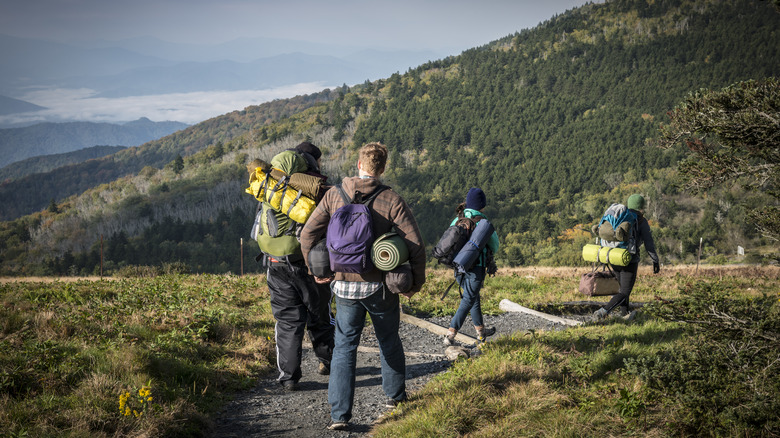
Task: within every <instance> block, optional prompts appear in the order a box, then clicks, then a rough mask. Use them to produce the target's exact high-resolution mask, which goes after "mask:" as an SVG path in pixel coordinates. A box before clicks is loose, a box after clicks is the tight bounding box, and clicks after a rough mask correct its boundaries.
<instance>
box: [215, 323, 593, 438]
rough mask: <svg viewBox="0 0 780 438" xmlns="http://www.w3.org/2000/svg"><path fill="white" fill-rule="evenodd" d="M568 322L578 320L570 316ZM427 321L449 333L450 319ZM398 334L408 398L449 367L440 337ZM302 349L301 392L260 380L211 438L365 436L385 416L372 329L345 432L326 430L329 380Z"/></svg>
mask: <svg viewBox="0 0 780 438" xmlns="http://www.w3.org/2000/svg"><path fill="white" fill-rule="evenodd" d="M568 317H569V318H577V317H576V316H571V315H569V316H568ZM580 319H581V318H580ZM426 320H427V321H429V322H433V323H435V324H438V325H440V326H443V327H447V326H448V325H449V321H450V317H440V318H427V319H426ZM485 324H486V325H487V326H495V327H496V330H497V334H496V336H500V335H503V334H509V333H513V332H517V331H524V330H548V331H549V330H562V329H565V328H566V327H567V326H565V325H562V324H557V323H552V322H550V321H548V320H546V319H543V318H540V317H536V316H533V315H527V314H523V313H516V312H505V313H503V314H501V315H495V316H491V315H485ZM461 332H462V333H464V334H466V335H469V336H472V337H475V336H476V333H475V331H474V326H473V325H472V324H471V318H467V319H466V323H465V324H464V327H463V330H462V331H461ZM400 333H401V339H402V341H403V344H404V352H405V353H406V390H407V392H408V393H409V394H410V395H411V394H414V393H415V392H417V391H418V390H419V389H420V388H422V387H423V386H424V385H425V384H426V383H427V382H428V381H429V380H430V379H431V378H433V377H434V376H436V375H437V374H439V373H442V372H445V371H447V369H448V368H449V366H450V364H451V363H452V361H450V360H448V359H447V358H446V357H444V350H445V348H446V347H445V346H444V344H443V343H442V340H443V339H442V336H440V335H437V334H434V333H432V332H430V331H428V330H425V329H422V328H420V327H417V326H416V325H413V324H409V323H405V322H403V321H402V322H401V327H400ZM493 338H494V337H491V339H493ZM303 346H304V350H303V361H302V364H301V367H302V371H303V378H302V379H301V380H300V382H299V384H300V390H299V391H295V392H285V391H284V390H282V388H281V386H280V385H279V384H278V383H277V382H276V380H275V377H276V376H275V373H273V375H271V376H268V377H265V378H263V379H261V380H260V381H259V382H258V385H257V386H256V387H255V388H253V389H252V390H250V391H247V392H245V393H241V394H239V395H238V396H237V397H236V399H234V400H233V401H232V402H230V403H229V404H228V405H227V406H226V407H225V408H224V409H223V411H222V412H221V413H220V414H219V415H218V416H217V418H216V420H215V427H214V433H213V435H212V436H213V437H214V438H239V437H240V438H246V437H295V438H308V437H312V438H313V437H365V436H368V432H369V431H370V430H371V427H372V425H373V424H374V422H375V421H376V420H377V419H378V418H379V417H380V416H381V415H383V414H385V413H387V412H388V411H389V408H386V407H385V405H384V402H385V395H384V392H383V391H382V386H381V384H382V378H381V371H380V370H381V368H380V362H379V353H378V348H379V345H378V343H377V341H376V337H375V336H374V331H373V327H372V326H368V327H366V328H365V329H364V330H363V334H362V337H361V341H360V347H361V349H360V351H359V352H358V363H357V380H356V389H355V405H354V408H353V411H352V415H353V418H352V420H351V421H350V428H349V430H346V431H329V430H327V429H326V427H327V425H328V424H329V422H330V406H329V405H328V376H321V375H319V374H317V372H316V367H317V360H316V358H315V356H314V354H313V353H312V351H311V349H310V348H307V347H311V344H308V342H306V341H304V345H303ZM464 346H465V347H467V348H468V347H469V346H466V345H464Z"/></svg>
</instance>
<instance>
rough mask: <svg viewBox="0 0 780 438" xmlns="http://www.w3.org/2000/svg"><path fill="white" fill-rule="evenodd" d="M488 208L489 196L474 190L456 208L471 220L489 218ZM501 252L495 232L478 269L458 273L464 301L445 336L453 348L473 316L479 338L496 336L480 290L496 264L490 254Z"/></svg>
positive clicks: (447, 343)
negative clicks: (488, 322)
mask: <svg viewBox="0 0 780 438" xmlns="http://www.w3.org/2000/svg"><path fill="white" fill-rule="evenodd" d="M486 205H487V197H486V196H485V192H483V191H482V189H480V188H477V187H472V188H471V189H469V191H468V193H466V202H465V203H463V204H460V205H459V206H458V208H457V209H456V212H457V213H458V216H460V214H463V215H464V216H466V217H468V218H471V217H476V216H482V217H484V218H485V219H487V216H486V215H485V213H482V209H484V208H485V206H486ZM457 221H458V217H457V216H456V217H455V219H453V220H452V223H451V224H450V226H452V225H455V222H457ZM497 252H498V234H497V233H496V232H495V231H493V235H491V236H490V240H488V243H487V245H486V246H485V249H483V250H482V254H481V255H480V256H479V258H478V260H477V262H476V263H474V266H473V267H472V268H471V269H469V270H468V271H467V272H465V273H463V274H457V275H456V277H455V279H456V280H457V281H458V284H459V285H460V287H461V289H462V290H463V298H461V300H460V306H459V307H458V310H457V311H456V312H455V315H454V316H453V317H452V320H451V321H450V327H449V333H447V335H446V336H445V337H444V344H445V345H453V344H454V343H455V336H456V335H457V334H458V330H460V328H461V327H462V326H463V323H464V322H465V321H466V315H468V314H469V313H471V322H472V323H474V329H475V330H476V331H477V339H479V340H480V341H484V340H485V339H486V338H487V337H488V336H491V335H494V334H495V333H496V328H495V327H485V324H484V321H483V320H482V304H481V301H480V296H479V291H480V289H482V284H483V283H484V282H485V273H486V268H487V267H489V266H490V265H491V264H492V259H491V257H490V256H489V254H495V253H497Z"/></svg>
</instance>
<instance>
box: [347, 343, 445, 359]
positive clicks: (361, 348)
mask: <svg viewBox="0 0 780 438" xmlns="http://www.w3.org/2000/svg"><path fill="white" fill-rule="evenodd" d="M358 351H359V352H361V353H376V354H379V349H378V348H376V347H364V346H362V345H360V346H358ZM404 356H406V357H447V356H446V355H444V354H438V353H417V352H414V351H406V350H404Z"/></svg>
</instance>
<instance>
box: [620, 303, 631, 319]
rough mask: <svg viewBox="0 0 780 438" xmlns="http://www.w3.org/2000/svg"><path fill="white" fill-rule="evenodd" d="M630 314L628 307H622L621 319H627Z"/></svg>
mask: <svg viewBox="0 0 780 438" xmlns="http://www.w3.org/2000/svg"><path fill="white" fill-rule="evenodd" d="M628 313H629V312H628V307H625V306H620V317H621V318H625V317H626V316H628Z"/></svg>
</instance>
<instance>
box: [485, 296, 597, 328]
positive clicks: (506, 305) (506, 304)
mask: <svg viewBox="0 0 780 438" xmlns="http://www.w3.org/2000/svg"><path fill="white" fill-rule="evenodd" d="M498 308H499V309H501V310H503V311H505V312H522V313H527V314H529V315H534V316H538V317H540V318H544V319H546V320H548V321H552V322H557V323H560V324H565V325H580V324H582V321H577V320H575V319H568V318H561V317H560V316H555V315H550V314H547V313H542V312H538V311H536V310H533V309H529V308H527V307H523V306H521V305H519V304H517V303H514V302H512V301H509V300H507V299H503V300H501V302H500V303H498Z"/></svg>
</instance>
